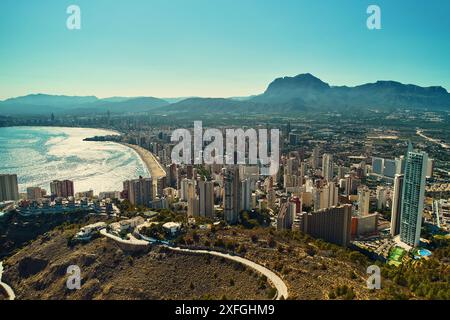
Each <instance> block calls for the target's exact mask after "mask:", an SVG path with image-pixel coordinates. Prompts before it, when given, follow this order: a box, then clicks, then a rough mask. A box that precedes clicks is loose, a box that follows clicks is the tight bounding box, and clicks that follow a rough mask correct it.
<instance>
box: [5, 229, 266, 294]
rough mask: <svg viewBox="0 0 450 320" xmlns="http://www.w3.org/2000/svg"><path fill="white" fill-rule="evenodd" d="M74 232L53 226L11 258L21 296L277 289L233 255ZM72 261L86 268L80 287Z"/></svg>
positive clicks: (10, 276)
mask: <svg viewBox="0 0 450 320" xmlns="http://www.w3.org/2000/svg"><path fill="white" fill-rule="evenodd" d="M73 232H74V230H65V231H60V230H55V231H52V232H50V233H49V234H47V235H45V236H42V237H39V238H38V239H37V240H35V241H33V242H32V243H31V244H30V245H29V246H27V247H25V248H24V249H22V250H21V251H20V252H19V253H17V254H16V255H14V256H12V257H10V258H9V259H7V260H6V261H5V272H4V276H3V279H4V281H5V282H6V283H8V284H9V285H10V286H11V287H12V288H13V289H14V291H15V293H16V296H17V299H82V300H86V299H88V300H90V299H106V300H109V299H201V298H203V299H206V298H215V299H220V298H222V297H223V296H225V297H227V298H230V299H267V298H268V296H269V295H270V292H271V288H270V286H269V285H268V284H267V285H266V286H261V284H260V281H259V275H257V274H256V273H255V272H253V271H251V270H248V269H246V268H244V267H243V266H242V265H239V264H236V263H233V262H229V261H227V260H222V259H220V258H214V257H208V256H199V255H186V254H181V253H173V252H170V251H166V250H164V249H160V248H153V249H152V250H150V251H149V252H146V253H140V254H134V255H130V254H127V253H125V252H123V251H122V250H120V249H119V248H118V247H117V246H116V245H115V244H114V243H112V242H109V241H108V240H106V239H104V238H98V239H96V240H94V241H92V242H91V243H88V244H85V245H81V244H79V245H77V246H75V247H73V248H71V247H68V245H67V237H68V236H70V235H71V234H73ZM70 265H77V266H79V267H80V269H81V277H82V286H81V289H80V290H73V291H72V290H69V289H67V287H66V281H67V279H68V275H67V274H66V271H67V268H68V267H69V266H70Z"/></svg>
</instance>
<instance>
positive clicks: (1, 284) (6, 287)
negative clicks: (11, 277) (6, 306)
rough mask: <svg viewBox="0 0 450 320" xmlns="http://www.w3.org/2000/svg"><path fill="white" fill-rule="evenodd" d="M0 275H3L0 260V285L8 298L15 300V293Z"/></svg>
mask: <svg viewBox="0 0 450 320" xmlns="http://www.w3.org/2000/svg"><path fill="white" fill-rule="evenodd" d="M2 275H3V262H2V261H0V286H2V287H3V288H4V289H5V291H6V293H7V294H8V299H9V300H15V299H16V294H15V293H14V290H13V289H12V288H11V287H10V286H9V285H8V284H6V283H4V282H2Z"/></svg>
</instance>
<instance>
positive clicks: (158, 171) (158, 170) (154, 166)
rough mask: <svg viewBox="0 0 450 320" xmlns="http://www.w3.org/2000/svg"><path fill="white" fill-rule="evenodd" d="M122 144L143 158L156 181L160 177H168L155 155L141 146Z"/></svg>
mask: <svg viewBox="0 0 450 320" xmlns="http://www.w3.org/2000/svg"><path fill="white" fill-rule="evenodd" d="M122 144H123V145H125V146H127V147H129V148H131V149H133V150H134V151H136V153H137V154H138V155H139V156H140V157H141V159H142V161H144V163H145V165H146V166H147V168H148V171H149V172H150V175H151V177H152V178H153V180H154V181H156V180H158V178H159V177H164V176H166V171H165V170H164V168H163V167H162V166H161V164H160V163H159V161H158V159H157V158H156V157H155V155H153V153H151V152H150V151H148V150H146V149H144V148H142V147H139V146H135V145H132V144H128V143H122Z"/></svg>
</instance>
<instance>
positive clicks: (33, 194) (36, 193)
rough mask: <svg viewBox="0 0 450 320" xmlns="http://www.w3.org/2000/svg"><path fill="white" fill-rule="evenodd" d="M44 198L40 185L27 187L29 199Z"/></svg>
mask: <svg viewBox="0 0 450 320" xmlns="http://www.w3.org/2000/svg"><path fill="white" fill-rule="evenodd" d="M40 198H42V189H41V188H39V187H28V188H27V200H39V199H40Z"/></svg>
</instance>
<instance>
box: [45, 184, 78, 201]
mask: <svg viewBox="0 0 450 320" xmlns="http://www.w3.org/2000/svg"><path fill="white" fill-rule="evenodd" d="M50 192H51V194H52V196H54V197H57V198H68V197H73V195H74V189H73V181H70V180H63V181H59V180H54V181H52V182H50Z"/></svg>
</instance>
